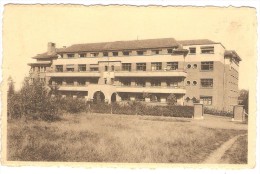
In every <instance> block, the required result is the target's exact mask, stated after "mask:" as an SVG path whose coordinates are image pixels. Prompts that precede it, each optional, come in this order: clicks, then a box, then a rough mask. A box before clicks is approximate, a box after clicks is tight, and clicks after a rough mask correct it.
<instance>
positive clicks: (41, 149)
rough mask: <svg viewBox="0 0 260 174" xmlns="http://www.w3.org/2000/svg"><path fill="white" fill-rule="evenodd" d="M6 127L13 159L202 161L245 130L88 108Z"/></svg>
mask: <svg viewBox="0 0 260 174" xmlns="http://www.w3.org/2000/svg"><path fill="white" fill-rule="evenodd" d="M213 124H214V123H213ZM7 128H8V133H7V134H8V135H7V136H8V142H7V146H8V150H7V154H8V156H7V159H8V160H11V161H15V160H20V161H75V162H134V163H141V162H146V163H200V162H202V161H203V160H204V159H205V158H206V157H207V156H208V155H209V154H210V153H211V152H212V151H214V150H215V149H217V148H218V147H220V146H221V144H222V143H223V142H225V141H227V140H228V139H230V138H232V137H234V136H235V135H238V134H244V133H246V132H247V131H246V130H232V129H225V130H224V129H219V128H209V127H205V126H201V125H200V124H196V122H194V120H191V119H176V118H166V117H146V116H120V115H109V114H89V115H88V114H86V113H83V114H78V115H65V116H63V117H62V120H61V121H56V122H50V123H48V122H44V121H27V122H24V121H21V120H12V121H9V122H8V127H7Z"/></svg>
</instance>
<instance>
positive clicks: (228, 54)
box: [224, 50, 242, 61]
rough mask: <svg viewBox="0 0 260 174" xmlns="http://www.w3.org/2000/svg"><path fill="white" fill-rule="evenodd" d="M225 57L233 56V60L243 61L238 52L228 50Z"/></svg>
mask: <svg viewBox="0 0 260 174" xmlns="http://www.w3.org/2000/svg"><path fill="white" fill-rule="evenodd" d="M224 55H225V56H231V57H233V58H236V59H238V61H241V60H242V59H241V58H240V57H239V55H238V54H237V52H236V51H235V50H226V51H225V53H224Z"/></svg>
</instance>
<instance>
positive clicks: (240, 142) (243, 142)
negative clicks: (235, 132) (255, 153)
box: [222, 136, 248, 164]
mask: <svg viewBox="0 0 260 174" xmlns="http://www.w3.org/2000/svg"><path fill="white" fill-rule="evenodd" d="M247 139H248V136H242V137H239V138H238V139H237V141H236V142H235V143H234V144H233V145H232V146H231V148H230V149H229V150H227V151H226V153H225V154H224V156H223V157H222V160H223V161H225V162H227V163H230V164H247V154H248V141H247Z"/></svg>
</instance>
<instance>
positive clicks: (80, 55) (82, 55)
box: [79, 53, 87, 58]
mask: <svg viewBox="0 0 260 174" xmlns="http://www.w3.org/2000/svg"><path fill="white" fill-rule="evenodd" d="M86 55H87V54H86V53H80V54H79V57H80V58H82V57H86Z"/></svg>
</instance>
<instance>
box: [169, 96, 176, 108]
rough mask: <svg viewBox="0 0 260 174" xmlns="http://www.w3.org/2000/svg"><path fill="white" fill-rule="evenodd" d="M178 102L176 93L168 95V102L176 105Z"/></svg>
mask: <svg viewBox="0 0 260 174" xmlns="http://www.w3.org/2000/svg"><path fill="white" fill-rule="evenodd" d="M176 103H177V98H176V96H175V95H174V94H170V95H169V96H168V97H167V104H168V105H170V106H172V105H176Z"/></svg>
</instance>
